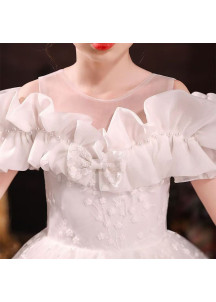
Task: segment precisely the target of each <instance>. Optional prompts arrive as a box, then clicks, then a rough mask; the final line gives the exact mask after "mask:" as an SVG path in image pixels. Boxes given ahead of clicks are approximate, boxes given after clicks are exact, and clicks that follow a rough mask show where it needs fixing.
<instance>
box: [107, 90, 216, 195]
mask: <svg viewBox="0 0 216 302" xmlns="http://www.w3.org/2000/svg"><path fill="white" fill-rule="evenodd" d="M144 113H145V115H146V120H147V122H146V123H143V121H142V120H141V119H140V118H139V117H138V116H137V114H135V113H134V112H132V111H131V110H129V109H126V108H121V107H119V108H117V110H116V112H115V114H114V116H113V118H112V120H111V123H110V125H109V129H108V133H107V134H108V139H109V142H110V143H109V144H110V148H113V149H114V150H122V147H123V146H124V149H125V151H124V152H123V153H125V154H126V158H127V159H126V160H127V165H126V173H125V174H124V175H123V181H122V183H121V184H122V187H123V188H124V189H127V190H131V189H132V188H137V187H140V186H150V185H154V184H157V183H159V182H161V181H163V180H164V179H166V178H170V177H173V178H174V182H176V183H179V182H186V181H191V180H196V179H210V178H216V94H215V93H208V94H203V93H200V92H193V93H188V92H186V91H183V90H169V91H165V92H162V93H159V94H155V95H153V96H151V97H149V98H148V99H146V100H145V101H144Z"/></svg>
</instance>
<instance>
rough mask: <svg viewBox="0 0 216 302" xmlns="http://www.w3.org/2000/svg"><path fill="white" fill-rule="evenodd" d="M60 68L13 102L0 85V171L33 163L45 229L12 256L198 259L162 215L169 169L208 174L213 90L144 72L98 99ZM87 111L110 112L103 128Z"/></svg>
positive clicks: (178, 174)
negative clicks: (189, 88)
mask: <svg viewBox="0 0 216 302" xmlns="http://www.w3.org/2000/svg"><path fill="white" fill-rule="evenodd" d="M63 73H64V71H63V70H62V69H60V70H58V71H56V72H52V73H51V74H48V75H45V76H43V77H39V81H40V92H36V93H31V94H29V95H28V96H27V98H26V99H25V100H24V102H23V103H22V104H20V102H19V99H18V93H19V89H20V87H15V88H9V89H6V90H2V91H1V92H0V171H1V172H7V171H8V170H9V169H11V170H18V171H25V170H27V169H30V170H33V169H34V170H38V169H39V168H42V169H43V171H44V178H45V186H46V199H47V210H48V214H47V227H46V228H45V229H43V230H42V231H41V232H39V233H38V234H36V235H35V236H33V237H32V238H31V239H30V240H29V241H28V242H27V243H25V244H24V245H23V246H22V247H21V249H20V250H19V251H18V252H17V253H16V255H14V257H13V258H14V259H21V258H43V259H45V258H207V256H206V255H205V254H204V253H203V252H202V251H201V250H199V249H198V248H197V247H196V246H195V245H193V244H192V243H190V242H189V241H188V240H187V239H185V238H184V237H182V236H181V235H179V234H177V233H175V232H173V231H171V230H168V229H167V224H166V215H167V206H168V199H169V188H170V177H174V181H175V182H176V183H178V182H185V181H190V180H195V179H205V178H206V179H207V178H214V177H216V94H214V93H208V94H203V93H201V92H193V93H192V94H190V93H187V92H185V91H182V90H173V89H172V85H173V83H174V79H173V78H170V77H166V76H162V75H159V74H153V75H152V76H150V77H149V78H148V79H147V80H146V81H143V82H142V83H141V84H140V85H138V86H137V87H135V88H134V89H132V90H131V91H129V93H127V94H125V95H124V96H122V97H120V98H115V99H112V100H109V101H105V100H99V99H96V98H93V97H91V96H87V95H85V94H84V93H82V92H80V91H78V90H76V88H74V87H73V85H70V82H69V81H67V79H66V78H65V74H63ZM60 104H61V106H63V105H64V106H65V108H69V107H67V106H69V105H68V104H70V106H73V110H74V111H73V112H69V111H67V110H66V111H58V110H57V108H58V106H59V105H60ZM132 104H133V107H130V106H132ZM79 106H81V107H79ZM86 106H87V107H86ZM136 106H137V107H136ZM141 106H142V107H141ZM138 107H139V108H142V110H143V113H144V114H145V116H146V123H144V122H143V121H142V120H141V118H140V117H139V116H138V114H137V113H136V111H137V112H138ZM71 108H72V107H70V109H71ZM81 108H82V112H81ZM131 108H135V109H134V110H133V109H131ZM102 112H103V115H102ZM112 113H113V114H112ZM94 114H95V118H98V120H99V119H100V118H101V122H102V121H103V120H107V121H108V116H112V118H111V120H110V121H108V122H107V126H108V127H107V129H105V127H101V128H99V129H98V128H97V127H96V126H95V125H94V120H93V118H94Z"/></svg>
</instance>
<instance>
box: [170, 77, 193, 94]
mask: <svg viewBox="0 0 216 302" xmlns="http://www.w3.org/2000/svg"><path fill="white" fill-rule="evenodd" d="M173 89H180V90H184V91H186V92H189V93H190V91H189V90H188V88H187V87H186V86H185V84H184V83H182V82H181V81H179V80H176V79H175V81H174V87H173Z"/></svg>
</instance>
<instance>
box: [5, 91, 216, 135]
mask: <svg viewBox="0 0 216 302" xmlns="http://www.w3.org/2000/svg"><path fill="white" fill-rule="evenodd" d="M11 89H14V90H15V94H14V96H13V98H12V104H11V109H13V102H15V106H16V108H17V107H19V108H20V110H21V109H22V107H25V106H26V104H27V103H29V101H31V99H32V98H34V97H35V96H38V99H40V100H47V102H45V106H44V108H42V110H41V112H40V113H39V117H43V116H46V114H51V113H52V114H53V115H55V116H56V117H57V116H64V117H65V118H71V119H72V120H74V119H76V120H84V121H87V122H88V123H90V124H92V122H93V119H92V118H91V116H90V115H88V114H84V113H79V112H67V111H56V110H55V106H54V103H53V99H52V98H51V97H49V96H48V95H46V94H44V93H41V92H32V93H30V94H29V95H28V96H27V97H26V98H25V100H24V101H23V102H22V103H20V102H19V99H18V94H19V90H20V89H21V87H15V88H11ZM7 90H10V89H6V90H3V91H4V92H6V91H7ZM3 91H2V92H3ZM186 95H190V96H191V97H192V98H190V99H191V100H193V101H202V100H203V99H205V100H207V101H210V102H216V100H215V94H214V93H207V94H204V93H200V92H196V91H195V92H193V93H188V92H186V91H184V90H180V89H175V90H168V91H163V92H160V93H157V94H154V95H152V96H150V97H148V98H146V99H145V100H144V101H143V111H144V114H145V116H146V121H147V122H143V121H142V120H141V118H140V117H139V116H138V114H137V113H136V112H134V111H133V110H131V109H129V108H126V107H122V106H117V107H116V108H115V110H114V112H113V114H112V116H111V118H110V122H109V124H108V126H107V129H106V128H105V127H101V128H97V127H95V126H93V125H92V127H93V128H95V130H97V131H99V132H101V133H104V134H106V135H107V134H109V132H110V129H111V128H112V125H113V123H114V121H115V120H116V119H117V118H119V114H120V112H122V113H125V114H128V115H130V116H131V118H132V119H133V120H134V121H135V122H137V124H138V125H140V126H141V127H148V126H149V125H150V123H151V121H150V116H149V111H148V109H149V106H151V103H154V102H155V101H157V100H158V99H162V98H164V96H167V101H168V102H173V97H174V98H175V96H176V97H177V96H179V97H182V98H184V97H185V96H186ZM193 96H194V98H193ZM197 96H198V97H199V98H197ZM11 111H12V110H9V112H8V113H10V112H11ZM8 116H9V115H8Z"/></svg>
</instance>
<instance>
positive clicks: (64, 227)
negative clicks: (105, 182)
mask: <svg viewBox="0 0 216 302" xmlns="http://www.w3.org/2000/svg"><path fill="white" fill-rule="evenodd" d="M45 183H46V195H47V203H48V234H49V236H51V237H53V238H55V239H57V240H60V241H62V242H64V243H68V244H76V245H78V246H80V247H82V248H90V249H105V250H107V249H114V250H116V249H117V250H118V249H122V248H124V249H128V248H131V247H137V246H140V245H141V246H143V247H144V246H145V247H148V246H151V245H153V244H155V243H157V241H158V240H161V239H162V238H163V236H164V235H165V232H166V212H167V205H168V199H169V185H170V179H169V178H167V179H165V180H162V181H161V182H160V183H159V184H157V185H153V186H148V187H140V188H135V189H133V190H131V191H129V192H119V193H114V192H107V191H106V192H105V191H99V190H96V189H93V188H91V187H85V186H83V185H80V184H75V183H73V182H68V181H67V180H66V179H65V177H62V176H59V177H57V176H56V175H54V174H53V173H50V172H45Z"/></svg>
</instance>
